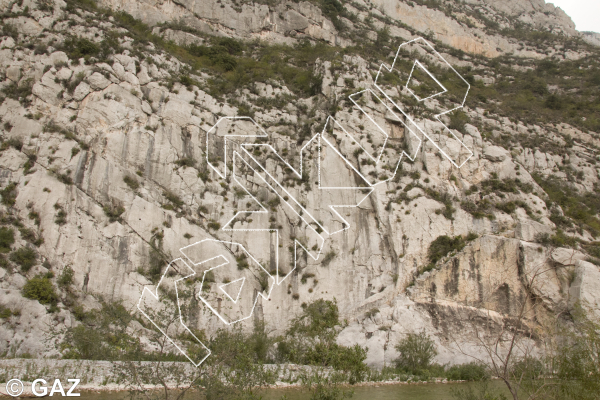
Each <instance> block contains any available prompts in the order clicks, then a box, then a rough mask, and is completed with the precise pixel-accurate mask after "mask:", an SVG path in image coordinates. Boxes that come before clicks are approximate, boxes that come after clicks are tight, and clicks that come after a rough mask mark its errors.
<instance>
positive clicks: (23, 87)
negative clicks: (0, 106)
mask: <svg viewBox="0 0 600 400" xmlns="http://www.w3.org/2000/svg"><path fill="white" fill-rule="evenodd" d="M32 89H33V79H32V78H28V79H25V80H22V81H21V82H19V83H18V84H17V83H14V82H10V83H9V84H8V85H6V86H4V88H2V92H3V93H4V94H5V95H6V97H10V98H11V99H14V100H19V101H20V102H21V104H23V105H27V104H28V103H29V101H28V100H27V97H29V96H30V95H31V93H32Z"/></svg>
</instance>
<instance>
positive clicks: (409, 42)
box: [375, 37, 473, 168]
mask: <svg viewBox="0 0 600 400" xmlns="http://www.w3.org/2000/svg"><path fill="white" fill-rule="evenodd" d="M417 41H423V42H424V43H425V44H426V45H427V46H428V47H429V48H430V49H431V50H432V51H433V52H434V53H435V55H436V56H437V57H439V59H440V60H442V61H443V62H444V63H445V64H446V65H447V66H448V67H449V68H450V69H451V70H452V71H453V72H454V73H455V74H456V75H457V76H458V77H459V78H460V79H461V80H462V81H463V82H464V83H465V84H466V85H467V91H466V93H465V96H464V98H463V100H462V103H461V104H460V105H459V106H458V107H455V108H452V109H450V110H446V111H444V112H442V113H440V114H437V115H435V116H434V117H435V119H437V120H438V121H439V122H440V123H441V124H442V125H443V126H444V128H446V130H447V131H448V132H449V133H450V134H451V135H452V136H453V137H454V138H455V139H456V140H457V141H458V142H459V143H460V144H461V145H462V147H463V148H464V149H466V150H467V151H468V152H469V153H470V155H469V157H467V158H466V159H465V160H464V161H463V162H462V163H461V164H460V165H458V164H457V163H456V162H455V161H454V160H453V159H452V157H450V156H449V155H447V154H446V152H444V150H442V149H441V148H440V147H439V146H438V145H437V143H435V141H434V140H433V139H432V138H431V137H429V135H427V133H425V131H424V130H423V129H421V128H420V127H419V126H418V125H417V124H416V123H415V122H414V121H413V119H412V118H411V117H410V116H409V115H408V114H407V113H406V112H404V110H403V109H402V108H401V107H400V106H399V105H398V104H396V102H395V101H394V100H393V99H392V98H391V97H390V96H389V95H388V94H387V93H386V92H385V91H384V90H383V89H382V88H381V87H380V86H379V84H378V81H379V79H380V77H381V74H382V71H383V69H384V68H385V69H386V70H387V72H393V70H394V65H395V64H396V60H397V59H398V56H399V55H400V51H401V50H402V47H403V46H406V45H410V44H412V43H415V42H417ZM417 62H418V61H417ZM419 65H421V68H422V69H423V70H424V71H425V72H427V74H429V76H431V77H432V78H433V79H434V80H435V81H436V82H437V83H438V84H439V85H440V86H441V87H443V88H444V89H445V87H444V86H443V85H442V84H441V83H440V82H439V81H438V80H437V79H436V78H435V77H433V75H432V74H431V73H430V72H429V71H428V70H427V69H426V68H425V67H423V66H422V64H421V63H419ZM413 69H414V65H413ZM411 76H412V71H411ZM409 80H410V79H409ZM407 84H408V82H407ZM375 87H377V89H379V91H380V92H381V93H383V95H384V96H385V97H386V98H387V99H388V100H389V101H390V102H391V103H392V104H393V105H394V106H395V107H396V108H397V109H398V110H400V112H401V113H402V114H403V115H404V117H405V118H406V119H408V120H409V121H410V122H411V123H412V124H413V125H415V126H416V127H417V129H418V130H419V131H420V132H421V133H422V134H423V136H425V137H426V138H427V139H429V141H430V142H431V143H432V144H433V145H434V146H435V147H436V148H437V149H438V150H439V151H440V153H442V154H443V155H444V157H446V158H447V159H448V160H449V161H450V162H451V163H452V165H454V166H455V167H456V168H461V167H462V166H463V165H465V163H466V162H467V161H469V159H470V158H471V157H473V151H472V150H471V149H469V148H468V147H467V146H466V145H465V144H464V143H463V141H462V140H460V139H459V138H458V137H457V136H456V135H455V134H454V132H452V129H450V128H448V127H447V126H446V124H444V122H443V121H442V120H441V119H440V117H441V116H442V115H446V114H448V113H451V112H452V111H455V110H458V109H459V108H463V107H464V105H465V102H466V101H467V96H468V95H469V91H470V90H471V85H470V84H469V82H467V81H466V80H465V78H463V77H462V75H460V74H459V73H458V72H457V71H456V70H455V69H454V67H452V65H450V64H449V63H448V61H446V60H445V59H444V57H442V56H441V55H440V53H438V52H437V50H436V49H434V48H433V46H432V45H431V44H430V43H429V42H428V41H427V40H425V39H423V38H422V37H418V38H416V39H413V40H410V41H408V42H405V43H402V44H401V45H400V46H399V47H398V51H397V52H396V56H395V57H394V61H393V62H392V65H391V66H390V67H389V68H388V67H387V66H386V65H385V64H381V66H380V67H379V71H378V72H377V76H376V77H375ZM409 90H410V89H409ZM410 91H411V93H413V96H414V97H415V98H416V99H417V100H418V101H419V102H421V101H424V100H427V99H428V98H427V99H422V100H421V99H420V98H419V97H418V96H416V95H415V94H414V92H413V91H412V90H410ZM444 93H445V92H444ZM439 94H441V93H439ZM430 97H432V96H430Z"/></svg>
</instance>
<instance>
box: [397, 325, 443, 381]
mask: <svg viewBox="0 0 600 400" xmlns="http://www.w3.org/2000/svg"><path fill="white" fill-rule="evenodd" d="M396 350H397V351H398V352H399V353H400V356H398V358H397V359H396V368H398V369H399V370H401V371H404V372H409V373H412V374H415V375H418V374H420V373H421V372H422V371H424V370H427V369H429V368H430V367H431V364H432V361H433V358H434V357H435V356H436V355H437V350H436V348H435V343H434V341H433V339H431V338H430V337H429V336H428V335H427V334H426V333H425V332H421V333H409V334H408V335H407V336H406V337H405V338H404V339H402V340H400V342H398V344H397V345H396Z"/></svg>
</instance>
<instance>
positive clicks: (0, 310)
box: [0, 305, 21, 319]
mask: <svg viewBox="0 0 600 400" xmlns="http://www.w3.org/2000/svg"><path fill="white" fill-rule="evenodd" d="M19 315H21V312H20V311H19V310H11V309H10V308H8V307H4V306H3V305H0V319H8V318H10V317H12V316H15V317H18V316H19Z"/></svg>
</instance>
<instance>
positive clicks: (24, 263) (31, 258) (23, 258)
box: [10, 247, 37, 272]
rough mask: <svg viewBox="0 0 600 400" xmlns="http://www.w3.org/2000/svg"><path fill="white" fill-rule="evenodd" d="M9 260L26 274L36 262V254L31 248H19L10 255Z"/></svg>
mask: <svg viewBox="0 0 600 400" xmlns="http://www.w3.org/2000/svg"><path fill="white" fill-rule="evenodd" d="M10 260H11V261H12V262H14V263H15V264H18V265H20V266H21V270H22V271H23V272H27V271H29V270H30V269H31V267H33V266H34V265H35V264H36V262H37V252H36V251H35V250H34V249H32V248H31V247H21V248H19V249H17V250H15V251H13V252H12V253H10Z"/></svg>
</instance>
